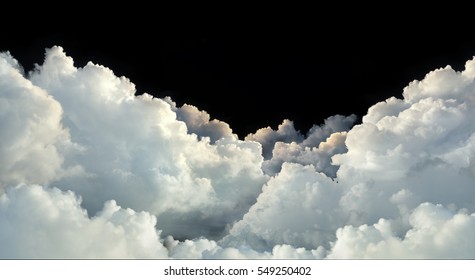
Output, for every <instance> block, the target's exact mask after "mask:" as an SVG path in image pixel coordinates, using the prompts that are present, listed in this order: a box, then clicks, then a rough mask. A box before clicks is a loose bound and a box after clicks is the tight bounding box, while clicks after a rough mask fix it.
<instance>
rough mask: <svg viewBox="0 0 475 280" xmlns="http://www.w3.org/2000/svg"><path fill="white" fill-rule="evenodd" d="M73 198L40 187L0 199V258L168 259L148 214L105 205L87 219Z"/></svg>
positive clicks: (110, 203) (20, 188) (25, 188)
mask: <svg viewBox="0 0 475 280" xmlns="http://www.w3.org/2000/svg"><path fill="white" fill-rule="evenodd" d="M80 203H81V200H80V199H79V198H78V197H77V196H75V195H74V194H73V193H72V192H70V191H68V192H62V191H60V190H59V189H56V188H44V187H41V186H38V185H31V186H18V187H15V188H10V189H8V190H7V191H6V192H5V193H4V194H3V195H2V196H1V197H0V224H1V225H2V227H1V230H0V244H1V247H2V250H0V258H166V257H167V253H168V252H167V250H166V249H165V247H163V245H162V244H161V243H160V240H159V233H158V232H157V231H156V229H155V224H156V218H155V217H154V216H153V215H150V214H149V213H147V212H139V213H137V212H135V211H134V210H132V209H123V208H121V207H120V206H117V205H116V203H115V201H108V202H106V203H105V205H104V208H103V209H102V211H101V212H100V213H98V214H97V215H96V216H94V217H92V218H89V217H88V215H87V212H86V210H84V209H83V208H81V206H80Z"/></svg>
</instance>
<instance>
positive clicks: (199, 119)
mask: <svg viewBox="0 0 475 280" xmlns="http://www.w3.org/2000/svg"><path fill="white" fill-rule="evenodd" d="M164 101H166V102H168V104H170V106H171V109H172V110H173V111H174V112H175V113H176V115H177V116H176V118H177V120H179V121H183V122H185V124H186V127H187V129H188V133H194V134H196V135H198V136H199V137H209V138H210V141H211V143H216V141H218V140H219V139H222V138H227V137H234V138H237V135H235V134H233V131H232V129H231V128H230V127H229V125H228V124H227V123H225V122H222V121H220V120H211V121H210V116H209V114H208V113H206V112H205V111H200V110H199V109H198V108H197V107H195V106H193V105H188V104H184V105H183V106H181V107H179V108H178V107H176V103H175V102H173V101H172V100H171V98H170V97H166V98H165V99H164Z"/></svg>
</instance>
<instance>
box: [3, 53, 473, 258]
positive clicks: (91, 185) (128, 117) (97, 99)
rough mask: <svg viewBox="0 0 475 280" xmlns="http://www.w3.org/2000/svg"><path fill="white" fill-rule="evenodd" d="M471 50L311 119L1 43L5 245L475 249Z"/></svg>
mask: <svg viewBox="0 0 475 280" xmlns="http://www.w3.org/2000/svg"><path fill="white" fill-rule="evenodd" d="M474 96H475V59H474V60H471V61H468V62H467V64H466V66H465V70H463V71H461V72H458V71H455V70H453V69H452V68H450V67H445V68H441V69H437V70H434V71H432V72H430V73H429V74H427V75H426V77H425V78H424V79H423V80H421V81H414V82H411V83H410V84H409V85H408V86H407V87H406V88H404V90H403V98H402V99H398V98H395V97H393V98H389V99H387V100H386V101H383V102H379V103H377V104H375V105H373V106H372V107H370V108H369V109H368V112H367V114H366V115H365V116H363V117H362V122H361V123H359V124H356V125H355V121H356V116H354V115H351V116H340V115H337V116H333V117H329V118H328V119H326V120H325V121H324V123H323V124H321V125H315V126H313V127H312V128H311V129H310V130H309V131H308V132H307V133H301V132H300V131H297V130H296V129H295V127H294V124H293V122H292V121H290V120H284V121H283V122H282V124H281V125H280V126H279V127H278V128H277V130H273V129H272V128H270V127H267V128H263V129H260V130H258V131H256V132H255V133H253V134H249V135H248V136H247V137H246V138H245V139H244V140H241V139H239V138H238V137H237V135H235V134H233V132H232V130H231V128H230V126H229V125H228V124H226V123H224V122H221V121H219V120H213V119H212V118H211V116H209V114H208V113H206V112H204V111H201V110H200V109H199V108H196V107H194V106H192V105H187V104H185V105H183V106H181V107H177V106H176V104H175V103H174V102H173V100H172V99H171V98H169V97H167V98H164V99H159V98H154V97H152V96H150V95H148V94H146V93H145V94H141V95H137V93H136V91H135V86H134V84H133V83H132V82H131V81H129V80H128V79H127V78H125V77H117V76H116V75H115V74H114V72H113V71H112V70H110V69H108V68H107V67H104V66H101V65H97V64H94V63H92V62H89V63H88V64H86V65H85V66H83V67H77V66H75V65H74V61H73V59H72V58H71V57H69V56H67V55H66V53H65V52H64V50H63V49H62V48H61V47H53V48H51V49H48V50H47V51H46V55H45V60H44V62H43V63H42V64H41V65H37V66H36V67H35V68H34V69H33V70H32V71H31V72H29V73H25V72H24V70H23V69H22V67H21V65H20V64H19V63H18V61H16V60H15V58H13V57H12V56H11V55H10V54H9V53H8V52H5V53H1V54H0V134H1V136H2V141H1V142H0V195H1V196H0V224H1V226H0V247H1V248H2V250H1V252H0V258H211V259H212V258H255V259H258V258H265V259H270V258H306V259H310V258H473V257H474V256H473V251H474V248H472V247H471V246H470V242H469V240H472V239H473V235H474V222H473V217H474V214H472V213H475V202H474V199H473V197H475V189H474V188H473V185H474V181H475V163H474V162H475V161H474V160H473V158H474V155H475V124H474V122H473V121H472V120H473V119H474V118H475V106H474V100H475V98H474Z"/></svg>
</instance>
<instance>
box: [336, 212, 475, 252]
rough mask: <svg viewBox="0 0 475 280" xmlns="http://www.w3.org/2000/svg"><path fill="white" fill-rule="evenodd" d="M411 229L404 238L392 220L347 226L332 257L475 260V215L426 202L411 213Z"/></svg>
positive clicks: (341, 230)
mask: <svg viewBox="0 0 475 280" xmlns="http://www.w3.org/2000/svg"><path fill="white" fill-rule="evenodd" d="M409 221H410V225H411V228H410V229H409V230H408V231H407V233H406V234H405V235H404V236H403V237H400V236H398V235H396V234H394V230H393V228H392V222H391V221H388V220H385V219H380V220H379V221H378V223H376V224H374V225H371V226H368V225H361V226H359V227H354V226H345V227H344V228H341V229H339V230H338V231H337V240H336V242H335V244H334V246H333V248H332V251H331V253H330V254H329V255H328V258H343V259H353V258H357V259H363V258H366V259H435V258H437V259H473V258H474V257H475V254H474V252H475V248H474V245H473V242H472V240H473V238H474V237H475V214H468V213H466V211H465V210H461V211H460V212H458V213H454V212H452V211H450V210H449V209H447V208H445V207H444V206H442V205H440V204H438V205H434V204H431V203H423V204H421V205H420V206H418V207H417V208H416V209H414V211H413V212H412V214H411V216H410V220H409Z"/></svg>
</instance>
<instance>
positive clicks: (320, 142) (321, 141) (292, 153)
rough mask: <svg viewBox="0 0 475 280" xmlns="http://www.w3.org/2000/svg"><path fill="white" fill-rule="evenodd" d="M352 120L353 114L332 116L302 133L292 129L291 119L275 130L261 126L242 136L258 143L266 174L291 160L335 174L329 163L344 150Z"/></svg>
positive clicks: (278, 169) (353, 120)
mask: <svg viewBox="0 0 475 280" xmlns="http://www.w3.org/2000/svg"><path fill="white" fill-rule="evenodd" d="M355 120H356V116H355V115H351V116H348V117H345V116H341V115H336V116H332V117H329V118H327V119H326V120H325V122H324V124H323V125H321V126H319V125H314V126H313V127H312V128H311V129H310V130H309V131H308V133H307V135H306V136H304V135H303V134H302V133H300V131H297V130H296V129H295V127H294V123H293V122H292V121H290V120H287V119H286V120H284V121H283V122H282V124H280V125H279V127H278V129H277V130H273V129H272V128H270V127H266V128H262V129H259V130H257V131H256V133H254V134H249V135H248V136H246V138H245V139H246V140H247V141H257V142H259V143H261V145H262V151H263V156H264V158H265V161H264V163H263V166H262V169H263V170H264V172H265V173H266V174H269V175H275V174H277V173H279V172H280V170H281V168H282V164H283V163H284V162H293V163H300V164H304V165H310V164H312V165H314V166H315V168H316V169H317V171H319V172H323V173H325V174H326V175H328V176H330V177H335V175H336V171H337V170H338V167H337V166H335V165H333V164H332V163H331V157H332V156H333V155H335V154H340V153H344V152H346V146H345V138H346V131H348V130H349V129H350V128H351V127H352V126H353V124H354V122H355Z"/></svg>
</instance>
